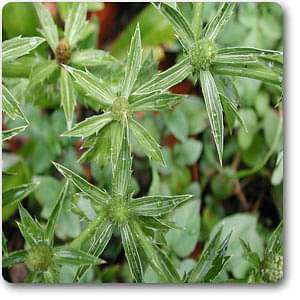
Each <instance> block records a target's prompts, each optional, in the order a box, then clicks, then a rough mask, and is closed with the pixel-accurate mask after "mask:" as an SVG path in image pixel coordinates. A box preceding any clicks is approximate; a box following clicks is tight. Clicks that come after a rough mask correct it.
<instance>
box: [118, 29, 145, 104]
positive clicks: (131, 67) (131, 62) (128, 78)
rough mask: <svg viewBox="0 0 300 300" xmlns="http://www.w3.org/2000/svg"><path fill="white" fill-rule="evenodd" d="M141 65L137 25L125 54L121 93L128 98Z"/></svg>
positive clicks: (139, 38) (139, 34)
mask: <svg viewBox="0 0 300 300" xmlns="http://www.w3.org/2000/svg"><path fill="white" fill-rule="evenodd" d="M141 65H142V45H141V33H140V27H139V25H137V26H136V29H135V33H134V35H133V37H132V39H131V44H130V49H129V52H128V56H127V61H126V67H125V76H124V81H123V84H122V90H121V95H122V96H123V97H124V98H126V99H128V97H129V95H130V94H131V91H132V88H133V86H134V83H135V81H136V79H137V76H138V74H139V71H140V68H141Z"/></svg>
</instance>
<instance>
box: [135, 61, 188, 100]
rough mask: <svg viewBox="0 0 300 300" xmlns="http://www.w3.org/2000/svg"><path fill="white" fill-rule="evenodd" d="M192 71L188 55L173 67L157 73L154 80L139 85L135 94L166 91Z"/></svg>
mask: <svg viewBox="0 0 300 300" xmlns="http://www.w3.org/2000/svg"><path fill="white" fill-rule="evenodd" d="M191 73H192V66H191V65H190V63H189V58H188V57H186V58H184V59H183V60H181V61H180V62H179V63H177V64H176V65H174V66H173V67H171V68H169V69H167V70H166V71H163V72H161V73H158V74H157V75H155V76H154V77H153V79H152V80H150V81H148V82H147V83H145V84H143V85H142V86H141V87H139V88H138V89H137V90H136V91H135V92H134V94H136V95H139V94H149V93H153V92H158V91H165V90H167V89H169V88H170V87H172V86H174V85H175V84H177V83H179V82H181V81H183V80H184V79H185V78H186V77H188V76H189V75H190V74H191Z"/></svg>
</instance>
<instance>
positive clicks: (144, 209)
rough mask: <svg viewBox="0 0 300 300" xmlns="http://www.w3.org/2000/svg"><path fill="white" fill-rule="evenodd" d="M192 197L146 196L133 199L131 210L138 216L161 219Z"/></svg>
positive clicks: (130, 204) (130, 205)
mask: <svg viewBox="0 0 300 300" xmlns="http://www.w3.org/2000/svg"><path fill="white" fill-rule="evenodd" d="M191 197H192V196H191V195H178V196H155V195H154V196H145V197H141V198H136V199H132V200H131V201H130V202H129V209H130V210H131V211H132V212H133V213H134V214H136V215H140V216H151V217H159V216H162V215H165V214H167V213H169V212H171V211H173V209H174V208H175V207H177V206H178V205H181V204H183V203H185V202H187V201H188V200H189V199H191Z"/></svg>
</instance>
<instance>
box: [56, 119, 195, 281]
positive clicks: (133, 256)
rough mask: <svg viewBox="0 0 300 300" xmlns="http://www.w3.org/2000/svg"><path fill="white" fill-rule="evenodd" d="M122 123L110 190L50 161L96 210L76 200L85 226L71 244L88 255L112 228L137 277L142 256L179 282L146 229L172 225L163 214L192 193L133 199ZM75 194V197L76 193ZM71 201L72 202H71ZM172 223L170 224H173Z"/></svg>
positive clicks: (164, 275) (140, 276)
mask: <svg viewBox="0 0 300 300" xmlns="http://www.w3.org/2000/svg"><path fill="white" fill-rule="evenodd" d="M126 120H127V119H124V120H123V122H122V131H123V137H122V141H121V146H120V147H121V149H120V151H119V155H118V158H117V160H116V163H115V168H114V169H113V174H112V188H111V193H110V194H109V193H108V192H106V191H105V190H102V189H100V188H98V187H96V186H94V185H92V184H90V183H89V182H87V181H86V180H84V179H83V178H81V177H80V176H78V175H77V174H75V173H73V172H72V171H70V170H69V169H67V168H65V167H64V166H62V165H60V164H58V163H54V165H55V166H56V168H57V169H58V171H59V172H60V173H61V174H62V175H63V176H64V177H65V178H67V179H68V180H70V181H72V183H73V184H74V185H75V186H76V187H77V188H78V189H79V190H80V191H81V193H80V194H79V195H82V198H83V199H84V198H85V201H90V203H91V205H92V208H93V210H94V212H95V215H94V216H90V215H87V213H86V211H85V210H84V209H82V207H81V206H80V205H77V207H76V208H77V209H79V210H81V211H82V214H83V215H85V216H84V217H83V218H84V219H85V220H86V223H87V224H86V227H85V228H84V230H83V231H82V232H81V233H80V235H79V236H78V237H77V238H75V239H74V240H73V241H72V242H71V244H70V246H71V247H73V248H75V249H79V250H82V251H84V252H86V253H87V254H89V255H92V256H96V257H98V256H100V255H101V253H102V252H103V250H104V249H105V247H106V245H107V244H108V242H109V240H110V238H111V236H112V234H113V232H114V231H115V230H118V231H119V232H120V234H121V238H122V244H123V247H124V250H125V254H126V258H127V261H128V264H129V268H130V270H131V273H132V275H133V278H134V280H135V281H136V282H142V280H143V263H142V262H143V261H144V260H142V259H141V257H142V255H143V257H146V259H145V262H148V263H149V264H150V265H151V267H152V268H153V270H154V271H155V272H156V273H157V274H158V276H159V277H160V278H161V279H162V280H163V281H164V282H169V283H170V282H178V280H180V276H179V275H178V273H177V271H176V268H175V267H174V266H173V264H172V262H171V261H170V259H169V258H168V257H167V255H166V254H165V253H164V252H163V250H162V249H161V248H160V247H159V246H158V245H157V244H156V243H155V241H154V240H153V235H152V234H151V233H150V232H153V231H156V232H165V231H166V230H168V229H170V228H172V223H171V222H168V221H167V220H166V216H167V215H168V214H169V213H170V212H171V211H173V210H174V209H175V208H176V207H177V206H178V205H181V204H183V203H186V202H187V201H188V200H189V199H190V198H191V195H179V196H161V195H156V196H145V197H141V198H133V197H132V194H130V189H129V183H130V180H131V168H132V157H131V154H130V146H129V144H128V131H129V128H128V123H127V121H126ZM75 199H76V198H75ZM75 206H76V204H75ZM173 227H174V226H173ZM87 269H88V267H82V268H79V269H78V271H77V273H76V276H75V279H74V280H75V281H80V280H81V278H82V276H83V275H84V274H85V272H86V271H87Z"/></svg>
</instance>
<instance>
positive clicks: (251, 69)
mask: <svg viewBox="0 0 300 300" xmlns="http://www.w3.org/2000/svg"><path fill="white" fill-rule="evenodd" d="M211 71H212V72H213V73H214V74H219V75H228V76H239V77H246V78H253V79H256V80H261V81H263V82H265V83H269V84H275V85H281V83H282V76H281V75H280V74H277V73H276V72H274V71H273V70H272V68H269V67H265V66H263V65H257V64H251V63H250V64H248V63H245V64H243V65H237V66H236V65H226V64H225V65H224V64H217V63H215V64H213V65H212V68H211Z"/></svg>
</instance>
